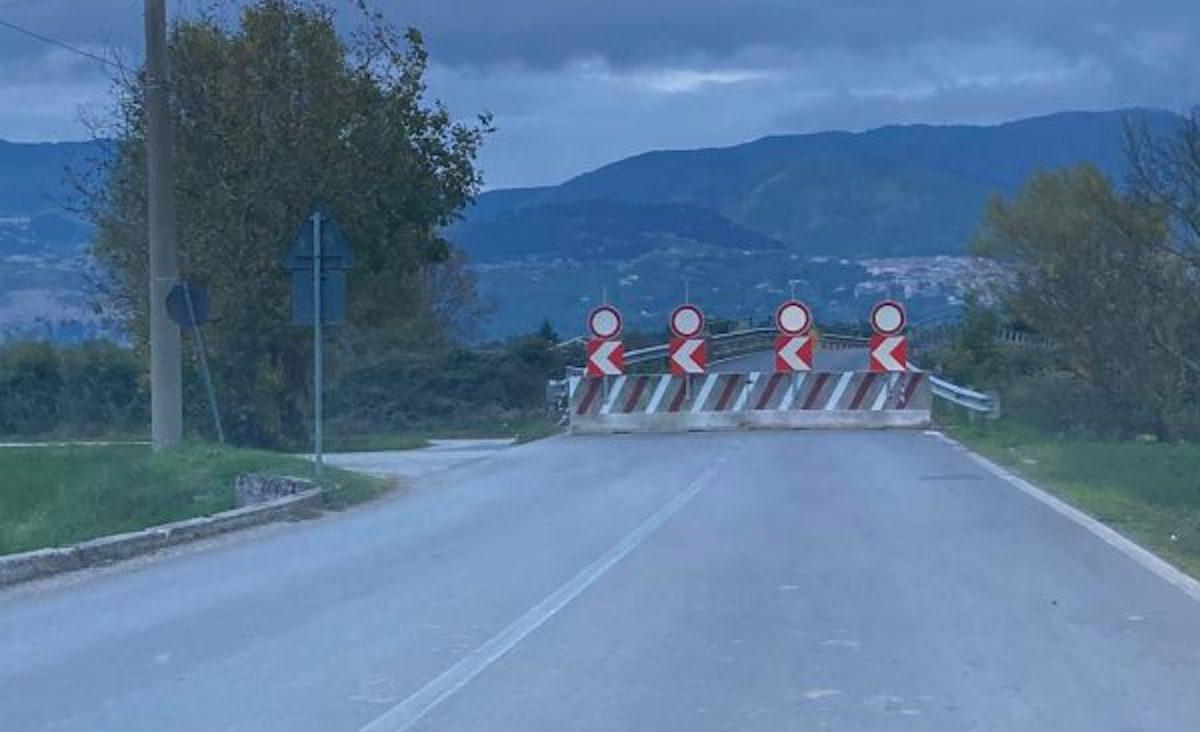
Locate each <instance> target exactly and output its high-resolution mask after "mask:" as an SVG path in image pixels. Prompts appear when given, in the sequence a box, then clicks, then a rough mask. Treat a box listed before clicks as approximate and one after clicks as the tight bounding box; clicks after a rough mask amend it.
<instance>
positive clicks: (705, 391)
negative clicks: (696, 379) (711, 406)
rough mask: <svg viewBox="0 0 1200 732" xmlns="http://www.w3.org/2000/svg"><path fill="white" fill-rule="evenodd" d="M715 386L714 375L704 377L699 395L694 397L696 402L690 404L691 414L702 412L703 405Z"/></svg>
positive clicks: (715, 379)
mask: <svg viewBox="0 0 1200 732" xmlns="http://www.w3.org/2000/svg"><path fill="white" fill-rule="evenodd" d="M716 385H717V375H716V374H709V375H708V376H705V377H704V386H702V387H700V393H699V394H698V395H697V396H696V401H695V402H694V403H693V404H692V412H693V413H695V412H700V411H703V410H704V403H705V402H707V401H708V395H709V394H712V390H713V387H714V386H716Z"/></svg>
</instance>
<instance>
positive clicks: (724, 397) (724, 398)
mask: <svg viewBox="0 0 1200 732" xmlns="http://www.w3.org/2000/svg"><path fill="white" fill-rule="evenodd" d="M741 380H742V377H741V375H740V374H734V375H733V376H730V377H729V380H728V381H726V382H725V389H724V391H722V392H721V398H720V399H718V400H717V411H718V412H724V411H725V407H726V405H728V404H729V398H730V397H731V396H733V391H734V389H735V388H737V385H738V382H740V381H741Z"/></svg>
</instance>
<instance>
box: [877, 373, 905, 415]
mask: <svg viewBox="0 0 1200 732" xmlns="http://www.w3.org/2000/svg"><path fill="white" fill-rule="evenodd" d="M899 378H900V374H897V373H891V374H888V375H887V383H885V384H882V385H880V387H879V393H878V394H876V395H875V403H874V404H872V405H871V411H872V412H878V411H880V410H882V409H883V405H884V404H886V403H887V398H888V396H889V395H890V394H891V393H892V391H894V390H895V388H896V379H899Z"/></svg>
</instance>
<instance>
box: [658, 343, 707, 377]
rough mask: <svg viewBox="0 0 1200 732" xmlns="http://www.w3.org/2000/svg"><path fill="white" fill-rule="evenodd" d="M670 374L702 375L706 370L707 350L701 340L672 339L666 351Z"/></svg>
mask: <svg viewBox="0 0 1200 732" xmlns="http://www.w3.org/2000/svg"><path fill="white" fill-rule="evenodd" d="M667 364H668V365H669V366H670V367H671V373H673V374H676V375H680V374H703V373H705V372H706V371H707V370H708V349H707V348H706V347H705V345H704V339H703V338H672V339H671V341H670V345H669V348H668V350H667Z"/></svg>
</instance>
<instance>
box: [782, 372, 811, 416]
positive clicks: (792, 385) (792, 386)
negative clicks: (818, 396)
mask: <svg viewBox="0 0 1200 732" xmlns="http://www.w3.org/2000/svg"><path fill="white" fill-rule="evenodd" d="M807 377H808V374H806V373H799V374H794V375H793V376H792V378H791V379H789V380H788V388H787V391H785V392H784V393H783V401H781V402H780V403H779V410H780V411H782V412H786V411H787V410H789V409H791V408H792V402H794V401H795V400H796V395H797V394H799V393H800V387H802V386H804V379H806V378H807Z"/></svg>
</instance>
